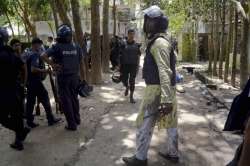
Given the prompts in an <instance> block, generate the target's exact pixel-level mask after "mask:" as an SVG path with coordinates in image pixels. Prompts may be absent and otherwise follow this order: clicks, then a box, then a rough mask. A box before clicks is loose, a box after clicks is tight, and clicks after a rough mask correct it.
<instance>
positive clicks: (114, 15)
mask: <svg viewBox="0 0 250 166" xmlns="http://www.w3.org/2000/svg"><path fill="white" fill-rule="evenodd" d="M115 1H116V0H113V19H114V27H113V36H115V35H116V3H115Z"/></svg>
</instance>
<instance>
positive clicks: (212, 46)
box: [208, 1, 215, 74]
mask: <svg viewBox="0 0 250 166" xmlns="http://www.w3.org/2000/svg"><path fill="white" fill-rule="evenodd" d="M214 8H215V3H214V1H213V7H212V28H211V36H210V39H209V41H210V42H209V43H210V52H209V64H208V73H209V74H212V70H213V69H212V67H213V66H212V64H213V58H214V21H215V19H214Z"/></svg>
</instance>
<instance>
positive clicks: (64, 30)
mask: <svg viewBox="0 0 250 166" xmlns="http://www.w3.org/2000/svg"><path fill="white" fill-rule="evenodd" d="M57 42H59V43H71V42H72V28H71V27H70V26H69V25H67V24H62V25H61V26H60V27H59V28H58V30H57Z"/></svg>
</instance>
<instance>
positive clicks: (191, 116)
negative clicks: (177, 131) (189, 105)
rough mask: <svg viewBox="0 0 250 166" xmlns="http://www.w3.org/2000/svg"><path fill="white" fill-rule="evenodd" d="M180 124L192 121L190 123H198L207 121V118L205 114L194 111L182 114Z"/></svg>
mask: <svg viewBox="0 0 250 166" xmlns="http://www.w3.org/2000/svg"><path fill="white" fill-rule="evenodd" d="M179 119H181V120H179V124H185V123H190V124H194V125H195V124H196V123H206V122H207V120H206V118H204V117H203V116H199V115H195V114H192V113H188V114H181V115H180V117H179Z"/></svg>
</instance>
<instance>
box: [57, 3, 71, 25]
mask: <svg viewBox="0 0 250 166" xmlns="http://www.w3.org/2000/svg"><path fill="white" fill-rule="evenodd" d="M55 4H56V7H57V11H58V14H59V17H60V20H61V21H62V23H63V24H68V25H69V26H71V22H70V19H69V17H68V15H67V10H66V8H65V5H64V1H62V0H55Z"/></svg>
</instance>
